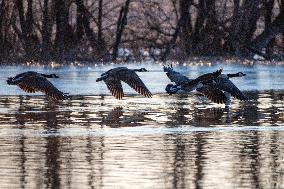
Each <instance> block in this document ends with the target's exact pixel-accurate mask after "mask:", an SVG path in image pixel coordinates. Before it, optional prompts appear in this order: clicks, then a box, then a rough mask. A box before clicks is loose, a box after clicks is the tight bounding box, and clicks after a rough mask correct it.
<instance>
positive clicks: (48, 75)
mask: <svg viewBox="0 0 284 189" xmlns="http://www.w3.org/2000/svg"><path fill="white" fill-rule="evenodd" d="M41 75H42V76H43V77H46V78H58V76H56V75H55V74H41Z"/></svg>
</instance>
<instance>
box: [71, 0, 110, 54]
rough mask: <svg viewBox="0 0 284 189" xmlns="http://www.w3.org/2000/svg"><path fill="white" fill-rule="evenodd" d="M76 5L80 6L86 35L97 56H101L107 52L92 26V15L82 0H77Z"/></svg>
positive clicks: (79, 9)
mask: <svg viewBox="0 0 284 189" xmlns="http://www.w3.org/2000/svg"><path fill="white" fill-rule="evenodd" d="M76 5H77V7H78V11H79V12H80V14H81V15H82V24H83V27H84V31H85V33H86V36H87V38H88V40H89V42H90V44H91V46H92V48H93V49H94V50H95V52H96V56H97V57H101V56H102V55H103V54H104V52H105V48H104V45H102V44H101V43H100V41H98V38H97V35H96V33H95V32H94V31H93V30H92V28H91V27H90V19H91V15H90V13H89V12H88V11H87V9H86V8H85V6H84V4H83V1H82V0H76Z"/></svg>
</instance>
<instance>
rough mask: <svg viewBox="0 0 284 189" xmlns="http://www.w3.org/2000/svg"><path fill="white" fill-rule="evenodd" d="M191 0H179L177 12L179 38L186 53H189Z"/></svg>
mask: <svg viewBox="0 0 284 189" xmlns="http://www.w3.org/2000/svg"><path fill="white" fill-rule="evenodd" d="M191 4H192V0H180V1H179V12H180V18H181V20H180V39H181V42H182V46H183V48H184V50H185V52H186V54H187V55H189V54H190V53H191V33H192V25H191V14H190V12H189V9H190V6H191Z"/></svg>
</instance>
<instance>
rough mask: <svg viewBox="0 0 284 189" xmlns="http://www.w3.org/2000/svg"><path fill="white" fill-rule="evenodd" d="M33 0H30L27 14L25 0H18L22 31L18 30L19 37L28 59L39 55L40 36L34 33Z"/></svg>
mask: <svg viewBox="0 0 284 189" xmlns="http://www.w3.org/2000/svg"><path fill="white" fill-rule="evenodd" d="M32 4H33V0H28V7H27V13H26V16H25V13H24V7H23V1H21V0H16V6H17V10H18V14H19V18H20V26H21V32H20V31H18V35H19V38H20V39H22V44H23V47H24V49H25V52H26V58H27V59H33V58H35V57H37V55H38V52H37V50H38V49H37V46H38V43H39V42H38V41H39V40H38V38H37V36H36V34H35V33H34V28H33V22H34V20H33V10H32V8H33V7H32Z"/></svg>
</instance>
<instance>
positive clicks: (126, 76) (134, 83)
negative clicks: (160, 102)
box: [117, 69, 152, 98]
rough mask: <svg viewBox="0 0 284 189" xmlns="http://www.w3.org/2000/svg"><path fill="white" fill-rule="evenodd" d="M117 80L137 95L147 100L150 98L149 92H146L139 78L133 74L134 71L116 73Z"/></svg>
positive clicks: (146, 89)
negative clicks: (125, 84)
mask: <svg viewBox="0 0 284 189" xmlns="http://www.w3.org/2000/svg"><path fill="white" fill-rule="evenodd" d="M117 79H119V80H121V81H124V82H125V83H127V84H128V85H129V86H130V87H131V88H133V89H134V90H135V91H136V92H138V93H139V94H141V95H144V96H145V97H149V98H150V97H152V94H151V92H150V91H149V90H148V88H147V87H146V86H145V84H144V83H143V81H142V80H141V79H140V78H139V76H138V75H137V74H136V73H135V71H133V70H129V69H127V70H126V69H125V70H121V71H119V72H118V73H117Z"/></svg>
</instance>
